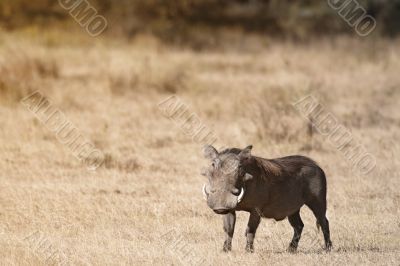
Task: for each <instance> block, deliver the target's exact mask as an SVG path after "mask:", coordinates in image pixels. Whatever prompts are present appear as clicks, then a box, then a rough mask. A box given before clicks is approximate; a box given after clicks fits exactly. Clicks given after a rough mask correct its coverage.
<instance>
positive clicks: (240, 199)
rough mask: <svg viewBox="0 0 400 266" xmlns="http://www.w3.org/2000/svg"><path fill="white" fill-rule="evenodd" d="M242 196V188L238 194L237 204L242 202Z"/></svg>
mask: <svg viewBox="0 0 400 266" xmlns="http://www.w3.org/2000/svg"><path fill="white" fill-rule="evenodd" d="M243 196H244V188H242V189H241V191H240V194H239V196H238V199H237V201H238V203H239V202H241V201H242V199H243Z"/></svg>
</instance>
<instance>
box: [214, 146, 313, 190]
mask: <svg viewBox="0 0 400 266" xmlns="http://www.w3.org/2000/svg"><path fill="white" fill-rule="evenodd" d="M241 151H242V149H239V148H229V149H225V150H223V151H222V152H220V154H228V153H233V154H236V155H238V154H239V153H240V152H241ZM249 163H250V168H253V169H258V170H259V171H261V175H260V178H262V179H264V180H266V181H268V182H280V181H284V180H285V179H286V178H287V177H289V176H291V175H292V174H293V173H296V172H297V171H298V170H299V168H300V167H303V166H311V167H318V168H319V166H318V165H317V163H316V162H314V161H313V160H311V159H310V158H307V157H304V156H300V155H294V156H287V157H282V158H277V159H266V158H261V157H257V156H251V158H250V162H249Z"/></svg>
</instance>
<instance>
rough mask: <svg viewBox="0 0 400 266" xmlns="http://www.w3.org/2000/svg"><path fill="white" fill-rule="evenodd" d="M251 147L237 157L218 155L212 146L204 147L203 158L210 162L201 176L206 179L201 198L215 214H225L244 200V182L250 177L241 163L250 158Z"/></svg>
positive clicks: (234, 155)
mask: <svg viewBox="0 0 400 266" xmlns="http://www.w3.org/2000/svg"><path fill="white" fill-rule="evenodd" d="M250 149H251V147H250V146H249V147H247V148H246V149H244V150H243V152H242V153H240V154H239V155H237V154H233V153H223V152H222V153H218V152H217V150H216V149H215V148H214V147H212V146H206V147H205V149H204V156H205V157H206V158H207V159H209V160H211V166H209V167H208V168H204V169H203V170H202V171H201V174H202V175H204V176H206V177H207V178H208V184H204V185H203V189H202V191H203V197H204V199H205V200H206V201H207V205H208V206H209V207H210V208H211V209H212V210H213V211H214V212H215V213H217V214H227V213H229V212H231V211H232V210H234V209H235V208H236V206H237V205H238V204H239V203H240V202H241V201H242V200H243V199H244V198H245V192H246V191H245V187H244V181H245V180H247V179H250V178H251V177H252V176H251V175H249V174H248V173H245V172H244V171H243V169H242V167H241V161H242V160H243V159H246V158H247V156H250Z"/></svg>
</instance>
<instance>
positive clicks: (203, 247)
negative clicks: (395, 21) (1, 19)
mask: <svg viewBox="0 0 400 266" xmlns="http://www.w3.org/2000/svg"><path fill="white" fill-rule="evenodd" d="M15 38H16V37H15V36H13V35H3V36H2V38H1V39H3V40H7V41H6V42H3V44H2V45H1V46H0V58H1V59H2V63H1V65H0V73H1V75H0V97H1V98H0V99H1V102H2V105H0V113H1V116H0V123H1V125H2V127H1V130H0V139H1V142H0V149H1V153H0V169H1V171H0V173H1V174H0V184H1V185H0V225H1V226H2V228H1V229H2V230H1V231H0V233H1V238H0V256H1V258H2V259H1V261H2V264H17V265H45V264H49V263H52V262H57V260H56V259H54V257H53V258H52V259H49V260H48V261H46V258H47V256H48V253H46V252H45V251H44V250H45V249H44V248H39V247H38V246H40V245H39V244H38V243H39V242H40V241H41V242H40V243H45V244H43V245H44V246H49V245H51V249H50V250H52V251H53V252H56V253H61V252H62V253H63V254H65V258H66V261H67V262H68V263H69V264H71V265H87V264H93V265H104V264H107V265H121V264H122V265H128V264H147V265H148V264H158V265H178V264H180V263H183V264H190V262H189V261H188V257H187V258H186V259H185V258H183V257H182V251H181V250H180V249H179V248H174V247H173V246H171V245H168V241H167V238H166V237H165V236H164V237H163V235H165V234H167V233H168V232H171V230H174V231H173V232H175V234H176V239H181V242H180V244H178V247H182V246H183V245H185V247H186V248H189V250H190V251H191V252H192V254H194V255H195V256H196V257H201V258H204V259H205V260H206V262H207V263H209V264H212V265H253V264H266V263H268V264H270V263H271V264H279V265H291V264H295V263H296V264H306V265H315V264H328V265H329V264H337V265H348V264H354V265H360V264H364V265H376V264H392V265H396V264H397V265H398V263H399V261H400V255H399V254H400V252H399V251H400V250H399V246H400V223H399V207H398V206H399V204H400V193H399V190H398V189H399V185H400V184H399V180H400V179H399V171H400V164H399V162H398V160H397V158H399V156H400V149H399V144H398V139H400V131H399V126H400V113H399V112H398V104H399V101H400V91H399V89H398V86H399V84H400V76H399V75H398V70H399V69H400V48H399V42H398V41H395V42H385V41H376V42H368V43H361V42H359V41H354V40H348V39H337V40H335V41H334V42H333V43H329V42H327V41H326V42H325V41H319V42H316V43H314V44H313V46H308V45H295V44H290V43H271V44H270V45H269V46H266V47H265V48H263V49H257V50H251V51H245V50H244V51H209V52H201V53H195V52H192V51H186V50H178V49H174V48H168V47H163V46H162V45H160V44H158V43H156V42H154V41H149V40H147V41H143V40H142V41H139V40H138V41H137V42H135V43H131V44H127V43H126V44H124V43H115V42H109V41H101V40H96V41H97V42H96V43H93V46H87V45H83V46H72V47H70V46H68V45H66V44H65V45H61V44H59V45H52V46H50V47H48V46H46V45H44V44H43V43H41V42H35V41H31V40H30V39H27V40H24V39H22V40H21V39H18V40H19V42H18V43H19V45H18V47H15V46H13V45H12V44H13V43H15ZM18 38H20V37H18ZM371 47H372V48H371ZM71 48H72V49H71ZM21 55H23V56H21ZM3 59H4V60H3ZM37 89H39V90H40V91H41V92H42V93H44V94H45V95H46V96H47V97H48V98H49V99H51V101H52V103H53V104H54V105H55V106H57V107H58V108H60V109H61V110H62V111H63V112H64V113H65V114H66V116H67V117H68V119H69V120H70V121H72V122H73V123H74V124H75V125H77V127H78V128H79V130H80V131H81V132H83V134H85V136H86V137H87V138H89V139H90V140H91V141H92V142H93V143H95V145H96V146H97V147H98V148H100V149H101V150H102V151H103V152H104V153H105V154H106V161H105V164H104V166H103V167H102V168H100V169H98V170H97V171H96V172H90V171H87V170H86V169H85V167H84V166H83V165H81V164H80V163H79V161H77V160H76V159H75V158H74V157H73V156H72V155H71V154H70V153H69V151H68V149H67V148H65V147H64V146H63V145H61V144H60V143H58V141H57V139H56V137H55V136H54V134H53V133H51V132H50V131H48V130H47V129H46V128H45V127H44V126H43V125H42V124H41V123H40V122H38V121H37V120H36V119H35V118H34V116H33V115H32V114H31V113H30V112H29V111H28V110H27V109H25V108H24V107H23V106H22V105H20V104H19V103H18V100H19V99H20V98H21V97H23V96H24V95H26V94H27V93H29V92H30V91H33V90H37ZM309 93H313V94H314V95H315V96H317V97H318V98H319V99H320V101H321V102H322V103H324V105H325V106H326V108H327V109H329V110H331V111H332V112H333V113H334V114H335V115H336V117H338V118H339V120H340V121H341V122H342V123H343V124H345V125H346V126H347V127H348V128H349V129H350V130H351V131H352V133H353V135H354V137H355V138H357V139H358V140H359V141H360V142H361V143H363V144H364V145H365V146H366V147H367V149H368V151H370V152H371V153H372V154H374V155H375V156H376V158H377V159H378V164H377V168H376V170H375V171H374V172H373V173H371V174H370V175H368V176H357V175H355V174H354V173H353V172H352V171H351V167H350V166H349V165H348V163H347V162H346V160H345V159H344V157H343V156H342V155H341V153H339V152H338V151H336V149H335V148H334V147H333V146H331V145H330V144H329V143H328V142H327V141H326V140H324V138H323V137H321V136H319V135H315V136H314V138H313V140H312V141H313V147H314V148H313V149H311V150H310V149H305V148H304V147H307V145H309V144H310V143H309V142H310V139H309V137H308V135H307V121H305V120H304V119H303V117H302V116H301V115H300V114H298V113H297V112H296V111H295V110H294V108H293V107H292V105H291V103H292V102H293V101H295V100H298V99H299V98H301V97H303V96H305V95H307V94H309ZM171 94H177V95H179V97H180V98H181V99H182V101H184V102H185V103H186V104H187V105H188V107H189V110H190V111H191V112H194V113H196V114H198V115H199V117H200V118H201V120H202V122H203V123H204V124H205V125H207V126H208V127H209V128H210V129H212V131H213V132H214V134H215V135H216V136H218V140H219V141H218V145H220V146H238V147H244V146H245V145H248V144H253V145H254V153H255V154H257V155H261V156H264V157H278V156H283V155H288V154H296V153H303V154H305V155H309V156H311V157H312V158H314V159H315V160H316V161H318V162H319V163H320V165H321V166H323V168H324V169H325V170H326V172H327V175H328V183H329V184H328V191H329V192H328V209H329V217H330V223H331V233H332V241H333V244H334V249H333V251H332V252H331V253H330V254H325V253H323V252H321V248H320V245H322V243H323V241H322V234H320V235H319V236H318V242H317V243H318V244H313V239H314V237H313V236H314V235H313V234H314V230H315V228H314V227H315V221H314V218H313V216H312V214H311V212H310V211H309V210H307V209H306V208H304V210H303V211H302V216H303V217H304V220H305V225H306V226H305V231H304V232H305V235H304V238H303V240H302V241H301V242H300V248H299V252H298V253H297V254H294V255H293V254H288V253H286V252H285V249H286V246H287V244H288V243H289V240H290V238H291V234H292V229H291V227H290V225H289V223H288V222H287V221H283V222H279V223H274V222H273V221H270V220H264V221H263V222H262V224H261V226H260V229H259V233H258V236H257V238H256V242H255V245H256V252H255V253H254V254H246V253H245V252H244V245H245V238H244V236H243V235H244V234H243V233H244V230H245V224H246V222H247V221H246V220H247V214H245V213H240V214H239V217H238V223H237V227H236V234H235V237H234V246H233V250H234V251H233V252H232V253H230V254H223V253H222V252H221V248H222V243H223V236H224V233H223V230H222V224H221V217H219V216H217V215H214V214H213V213H212V212H211V211H210V210H209V209H208V208H207V206H206V204H205V203H204V202H203V200H202V197H201V192H200V189H201V185H202V183H203V182H204V181H205V180H204V179H203V178H202V177H201V176H200V175H199V169H200V168H201V167H202V166H203V165H204V164H205V162H204V161H203V159H202V155H201V149H200V148H201V145H200V144H198V143H194V142H193V141H192V140H191V138H190V136H188V135H186V134H184V133H183V132H182V130H181V129H180V128H179V126H178V125H176V124H175V123H174V122H173V121H171V120H169V119H167V118H165V117H164V116H163V115H162V113H161V112H160V110H159V109H158V107H157V104H158V103H159V102H160V101H161V100H163V99H165V98H166V97H168V96H170V95H171ZM35 233H36V234H35ZM32 234H34V236H35V238H32ZM167 236H168V234H167ZM38 239H39V240H40V241H39V240H38ZM46 254H47V255H46ZM188 256H190V255H188Z"/></svg>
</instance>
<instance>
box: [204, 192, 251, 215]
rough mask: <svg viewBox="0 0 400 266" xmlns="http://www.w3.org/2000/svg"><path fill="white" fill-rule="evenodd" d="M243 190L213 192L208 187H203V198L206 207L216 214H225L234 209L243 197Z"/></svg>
mask: <svg viewBox="0 0 400 266" xmlns="http://www.w3.org/2000/svg"><path fill="white" fill-rule="evenodd" d="M244 193H245V191H244V189H243V188H241V189H237V188H235V189H233V190H232V191H230V190H213V189H211V188H210V187H209V186H207V185H204V186H203V196H204V199H205V200H206V201H207V204H208V206H209V207H210V208H211V209H212V210H213V211H214V212H215V213H217V214H227V213H229V212H230V211H232V210H233V209H235V208H236V206H237V204H239V203H240V202H241V200H242V199H243V196H244Z"/></svg>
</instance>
